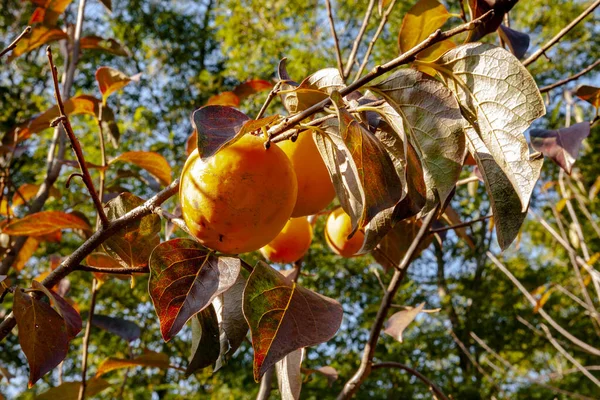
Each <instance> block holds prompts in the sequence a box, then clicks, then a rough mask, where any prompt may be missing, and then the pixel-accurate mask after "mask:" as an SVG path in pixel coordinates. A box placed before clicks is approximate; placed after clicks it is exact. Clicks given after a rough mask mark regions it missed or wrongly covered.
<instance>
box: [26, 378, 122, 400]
mask: <svg viewBox="0 0 600 400" xmlns="http://www.w3.org/2000/svg"><path fill="white" fill-rule="evenodd" d="M80 386H81V382H78V381H75V382H63V383H62V384H60V385H58V386H56V387H53V388H50V389H48V390H46V391H45V392H44V393H41V394H39V395H37V396H36V397H35V400H56V399H60V400H78V399H79V388H80ZM109 387H110V383H108V382H107V381H105V380H104V379H101V378H92V379H88V380H86V383H85V395H86V397H89V398H91V397H93V396H95V395H97V394H98V393H100V392H102V391H103V390H105V389H107V388H109Z"/></svg>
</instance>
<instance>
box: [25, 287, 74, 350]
mask: <svg viewBox="0 0 600 400" xmlns="http://www.w3.org/2000/svg"><path fill="white" fill-rule="evenodd" d="M31 287H32V288H33V289H34V290H38V291H41V292H42V293H44V294H45V295H46V297H48V299H49V300H50V303H51V304H52V305H53V306H54V309H55V310H56V312H58V314H59V315H60V316H61V317H62V318H63V320H64V324H65V326H66V328H67V339H68V340H69V341H71V340H73V339H74V338H75V336H77V334H79V332H81V328H82V325H83V323H82V321H81V316H80V315H79V313H78V312H77V310H75V309H74V308H73V306H72V305H70V304H69V303H68V302H67V301H66V300H65V299H63V298H62V297H61V296H59V295H58V294H57V293H55V292H54V291H52V290H51V289H48V288H47V287H46V286H44V285H42V284H41V283H40V282H38V281H32V282H31Z"/></svg>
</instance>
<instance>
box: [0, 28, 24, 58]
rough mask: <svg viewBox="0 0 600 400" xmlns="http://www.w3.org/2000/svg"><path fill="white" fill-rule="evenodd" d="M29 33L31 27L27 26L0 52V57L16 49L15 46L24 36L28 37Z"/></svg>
mask: <svg viewBox="0 0 600 400" xmlns="http://www.w3.org/2000/svg"><path fill="white" fill-rule="evenodd" d="M29 33H31V27H30V26H28V27H27V28H25V29H24V30H23V32H21V34H20V35H19V36H17V37H16V39H15V40H13V41H12V43H11V44H9V45H8V47H7V48H5V49H4V50H2V51H0V57H2V56H3V55H5V54H6V53H8V52H9V51H11V50H13V49H14V48H15V47H17V44H19V42H20V41H21V39H23V38H24V37H25V36H26V35H29Z"/></svg>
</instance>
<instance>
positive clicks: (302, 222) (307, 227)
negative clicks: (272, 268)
mask: <svg viewBox="0 0 600 400" xmlns="http://www.w3.org/2000/svg"><path fill="white" fill-rule="evenodd" d="M312 238H313V231H312V226H311V224H310V222H308V218H306V217H300V218H291V219H290V220H289V221H288V222H287V224H285V226H284V227H283V229H282V230H281V232H279V234H278V235H277V237H275V239H273V240H272V241H271V242H269V244H267V245H266V246H264V247H262V248H261V249H260V252H261V253H262V255H263V256H265V258H266V259H268V260H269V261H272V262H276V263H285V264H287V263H293V262H295V261H298V260H299V259H301V258H302V257H303V256H304V255H305V254H306V252H307V251H308V249H309V248H310V243H311V242H312Z"/></svg>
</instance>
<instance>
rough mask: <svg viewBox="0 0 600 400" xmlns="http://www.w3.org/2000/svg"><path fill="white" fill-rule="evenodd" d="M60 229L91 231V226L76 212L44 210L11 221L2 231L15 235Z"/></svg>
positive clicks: (31, 234) (40, 234) (33, 234)
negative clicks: (75, 213)
mask: <svg viewBox="0 0 600 400" xmlns="http://www.w3.org/2000/svg"><path fill="white" fill-rule="evenodd" d="M58 229H82V230H85V231H89V230H90V226H89V225H88V223H87V222H86V221H84V220H83V219H81V218H79V217H78V216H76V215H74V214H69V213H66V212H62V211H42V212H39V213H35V214H30V215H28V216H26V217H24V218H20V219H15V220H13V221H11V222H10V223H9V224H7V225H6V226H5V227H4V228H2V232H3V233H6V234H7V235H13V236H43V235H48V234H50V233H54V232H56V231H57V230H58Z"/></svg>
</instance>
